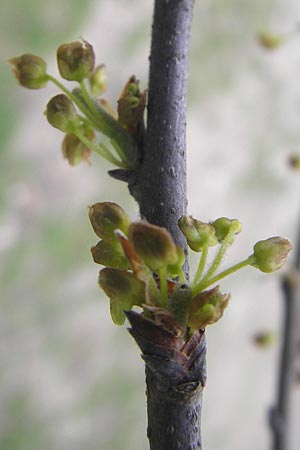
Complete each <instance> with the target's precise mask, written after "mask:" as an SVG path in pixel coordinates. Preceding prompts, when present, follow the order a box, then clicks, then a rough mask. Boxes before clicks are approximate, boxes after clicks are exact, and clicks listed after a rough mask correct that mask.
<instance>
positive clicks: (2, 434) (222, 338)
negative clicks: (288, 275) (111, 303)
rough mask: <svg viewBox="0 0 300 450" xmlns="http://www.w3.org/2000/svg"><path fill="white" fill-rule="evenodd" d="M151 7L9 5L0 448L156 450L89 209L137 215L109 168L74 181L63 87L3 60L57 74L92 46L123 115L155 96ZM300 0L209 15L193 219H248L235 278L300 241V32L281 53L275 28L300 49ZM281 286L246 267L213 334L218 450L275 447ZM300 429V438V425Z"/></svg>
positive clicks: (213, 425) (134, 354)
mask: <svg viewBox="0 0 300 450" xmlns="http://www.w3.org/2000/svg"><path fill="white" fill-rule="evenodd" d="M152 3H153V2H152V0H151V1H150V0H144V1H139V0H131V1H129V0H102V1H101V0H99V1H97V2H96V1H87V0H52V1H51V2H49V1H48V2H46V1H38V0H2V2H1V14H0V52H1V63H0V64H1V65H0V89H1V103H0V115H1V120H0V147H1V148H0V151H1V154H0V157H1V163H0V171H1V174H0V255H1V259H0V267H1V269H0V270H1V274H0V286H1V288H0V289H1V315H0V358H1V366H0V390H1V391H0V405H1V406H0V449H1V450H40V449H43V450H67V449H68V450H99V449H101V450H127V449H128V450H129V449H130V450H134V449H139V450H146V449H147V448H148V447H147V440H146V437H145V428H146V411H145V402H146V399H145V394H144V390H145V387H144V373H143V363H142V361H141V359H140V358H139V351H138V350H137V348H136V346H135V344H134V343H133V341H132V340H131V338H130V336H129V335H128V333H127V332H126V330H125V328H118V327H116V326H114V325H113V324H112V323H111V320H110V318H109V312H108V301H107V299H106V298H105V297H104V296H103V295H102V292H101V291H100V290H99V288H98V286H97V273H98V269H99V268H98V267H96V266H95V265H94V264H93V262H92V261H91V257H90V253H89V248H90V246H91V245H93V244H95V243H96V237H95V235H94V234H93V233H92V231H91V227H90V224H89V221H88V218H87V206H88V205H90V204H92V203H94V202H96V201H104V200H111V201H116V202H118V203H120V204H121V205H122V206H123V207H124V208H125V209H126V210H127V211H128V212H129V213H130V214H131V216H132V218H136V217H137V216H138V210H137V206H136V204H135V203H134V201H133V200H132V199H131V198H130V197H129V196H128V193H127V189H126V187H125V185H123V184H122V183H121V182H117V181H114V180H112V179H111V178H109V177H108V176H107V174H106V172H107V170H108V169H109V168H110V166H109V164H107V163H106V162H103V161H101V160H100V159H99V158H98V157H97V156H94V157H93V158H92V166H89V165H87V164H82V165H80V166H78V167H76V168H71V167H70V166H68V165H67V163H66V161H65V160H63V159H62V157H61V151H60V145H61V140H62V135H61V134H60V132H59V131H58V130H54V129H53V128H50V127H49V126H48V124H47V122H46V120H45V117H44V116H43V114H42V113H43V111H44V109H45V105H46V103H47V101H48V99H49V97H50V96H51V95H53V94H55V93H57V90H56V89H54V88H53V87H51V86H49V87H47V88H45V89H43V90H41V91H26V90H25V89H22V88H21V87H19V86H18V85H17V84H16V82H15V80H14V79H13V77H12V75H11V72H10V69H9V67H8V66H7V65H6V64H5V63H4V61H5V60H6V59H7V58H9V57H11V56H15V55H19V54H21V53H24V52H30V53H36V54H39V55H41V56H43V57H44V58H45V59H46V60H47V61H48V62H49V71H51V72H52V73H54V74H56V73H57V69H56V66H55V51H56V48H57V46H58V45H60V44H61V43H63V42H68V41H71V40H74V39H77V38H78V37H80V36H82V37H84V38H85V39H87V40H88V41H90V42H92V43H93V45H94V48H95V52H96V54H97V60H98V62H99V63H101V62H105V63H106V65H107V69H108V75H109V90H108V93H107V97H108V99H109V100H110V101H112V102H114V101H115V100H116V98H117V96H118V94H119V93H120V91H121V88H122V85H123V84H124V83H125V81H126V79H127V77H128V76H130V75H131V74H133V73H134V74H136V75H137V76H138V78H139V79H140V80H141V85H142V87H144V88H145V87H146V86H147V71H148V53H149V42H150V26H151V15H152ZM299 20H300V4H299V1H298V0H278V1H275V0H273V1H272V0H243V1H238V0H226V1H225V0H224V1H220V0H210V1H197V2H196V8H195V18H194V25H193V31H192V48H191V64H190V84H189V94H190V95H189V112H188V175H189V180H188V190H189V213H190V214H193V215H194V216H196V217H198V218H201V219H203V220H211V219H215V218H216V217H218V216H221V215H226V216H229V217H237V218H239V219H240V220H241V222H242V223H243V225H244V230H243V233H242V234H241V235H240V236H239V237H238V242H239V244H236V245H235V246H234V247H233V248H232V249H230V252H229V254H228V257H227V260H226V261H225V263H224V264H225V266H226V264H229V263H230V262H233V261H237V260H238V259H241V258H244V257H245V256H248V254H249V253H250V252H251V249H252V244H253V243H254V242H255V241H257V240H259V239H261V238H266V237H268V236H271V235H283V236H285V237H288V238H289V239H290V240H291V241H293V242H294V241H295V237H296V234H297V228H298V221H299V213H300V211H299V203H300V202H299V198H300V180H299V173H296V172H291V170H290V169H289V167H288V164H287V159H288V155H289V154H290V153H291V152H294V151H298V150H299V149H300V126H299V124H300V84H299V72H300V35H295V36H293V37H291V39H290V40H289V41H288V42H287V43H286V44H285V45H284V46H282V47H281V48H280V49H278V50H277V51H273V52H266V51H265V50H264V49H262V48H261V47H260V46H259V45H258V43H257V39H256V35H257V33H258V31H260V30H265V29H268V30H271V31H274V32H279V33H282V34H288V33H290V32H291V31H293V30H295V29H296V28H297V26H298V27H299V25H297V22H299ZM279 277H280V276H277V275H270V276H267V275H261V274H260V273H258V272H257V271H256V270H254V269H252V268H249V269H244V271H243V272H242V273H241V274H240V275H235V276H233V277H232V278H231V279H228V281H227V280H226V281H224V283H223V290H225V291H226V290H230V291H231V292H232V301H231V305H230V307H229V309H228V310H227V311H226V313H225V316H224V319H223V320H222V321H221V322H220V323H219V324H217V325H216V326H213V327H211V328H210V329H209V330H208V384H207V388H206V391H205V399H204V412H203V439H204V448H205V449H206V450H218V449H220V450H221V449H222V450H229V449H230V450H232V449H237V450H240V449H243V450H253V449H254V448H255V449H257V450H258V449H267V448H269V442H270V433H269V428H268V421H267V413H268V409H269V407H270V405H271V404H272V403H273V401H274V396H275V391H276V369H277V366H278V350H279V348H278V345H274V346H273V347H272V348H270V349H267V350H262V349H258V348H257V347H255V345H254V344H253V335H254V334H255V333H256V332H258V331H261V330H271V331H273V332H275V333H277V332H278V330H279V329H280V324H281V315H282V297H281V293H280V289H279ZM294 398H295V401H294V407H295V411H296V413H295V421H294V422H295V423H294V427H293V430H292V444H293V445H292V450H296V449H298V448H299V442H300V436H299V433H300V432H299V429H300V427H299V424H300V419H299V411H300V387H299V388H298V389H297V390H295V395H294ZM297 420H298V423H297Z"/></svg>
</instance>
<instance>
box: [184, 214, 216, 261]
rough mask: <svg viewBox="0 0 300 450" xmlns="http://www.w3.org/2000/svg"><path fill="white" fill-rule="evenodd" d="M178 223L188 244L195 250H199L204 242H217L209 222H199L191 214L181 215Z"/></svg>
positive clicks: (209, 243)
mask: <svg viewBox="0 0 300 450" xmlns="http://www.w3.org/2000/svg"><path fill="white" fill-rule="evenodd" d="M178 225H179V228H180V229H181V231H182V233H183V234H184V236H185V237H186V240H187V243H188V246H189V247H190V248H191V249H192V250H194V251H195V252H201V251H202V250H203V246H204V245H206V244H208V245H209V246H213V245H216V244H217V243H218V240H217V238H216V236H215V229H214V227H213V226H212V225H211V224H208V223H205V222H201V221H200V220H197V219H194V218H193V217H192V216H182V217H181V218H180V219H179V221H178Z"/></svg>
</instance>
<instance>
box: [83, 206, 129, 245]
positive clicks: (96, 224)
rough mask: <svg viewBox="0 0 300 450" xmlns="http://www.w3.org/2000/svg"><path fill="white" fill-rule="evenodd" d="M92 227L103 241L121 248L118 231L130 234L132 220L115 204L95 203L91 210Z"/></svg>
mask: <svg viewBox="0 0 300 450" xmlns="http://www.w3.org/2000/svg"><path fill="white" fill-rule="evenodd" d="M89 217H90V221H91V224H92V227H93V229H94V231H95V233H96V234H97V236H99V237H100V238H101V239H103V240H104V241H106V242H109V243H111V244H113V245H114V246H116V245H117V246H119V240H118V238H117V236H116V235H115V231H116V230H121V231H123V233H125V234H127V233H128V228H129V225H130V218H129V217H128V215H127V214H126V212H125V211H124V209H123V208H121V206H119V205H117V204H116V203H113V202H102V203H95V204H94V205H93V206H91V207H90V209H89Z"/></svg>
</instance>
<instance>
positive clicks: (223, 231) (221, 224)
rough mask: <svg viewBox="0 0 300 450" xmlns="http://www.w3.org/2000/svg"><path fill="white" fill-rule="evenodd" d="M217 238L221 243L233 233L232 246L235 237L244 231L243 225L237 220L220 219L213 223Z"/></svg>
mask: <svg viewBox="0 0 300 450" xmlns="http://www.w3.org/2000/svg"><path fill="white" fill-rule="evenodd" d="M212 225H213V227H214V229H215V232H216V237H217V239H218V241H219V242H222V241H224V239H225V238H226V237H227V236H228V234H229V233H232V234H233V236H232V239H231V241H230V244H232V243H233V241H234V235H235V234H239V233H240V232H241V231H242V224H241V222H240V221H239V220H237V219H228V218H227V217H220V218H219V219H217V220H215V221H214V222H213V223H212Z"/></svg>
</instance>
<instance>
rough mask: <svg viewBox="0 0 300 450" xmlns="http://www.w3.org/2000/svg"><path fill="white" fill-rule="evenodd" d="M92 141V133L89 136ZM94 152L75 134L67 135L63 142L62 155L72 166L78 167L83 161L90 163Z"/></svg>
mask: <svg viewBox="0 0 300 450" xmlns="http://www.w3.org/2000/svg"><path fill="white" fill-rule="evenodd" d="M87 137H88V138H89V139H90V140H92V138H93V132H92V131H91V132H90V133H89V135H88V136H87ZM91 153H92V151H91V149H89V148H88V147H87V146H86V145H85V144H83V142H81V140H80V139H78V137H77V136H75V134H72V133H67V134H66V135H65V137H64V140H63V142H62V154H63V157H64V158H65V159H66V160H67V161H68V163H69V164H70V165H71V166H76V165H77V164H79V163H81V162H82V161H88V158H89V156H90V155H91Z"/></svg>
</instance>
